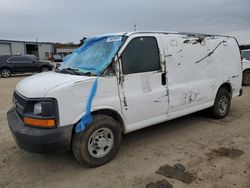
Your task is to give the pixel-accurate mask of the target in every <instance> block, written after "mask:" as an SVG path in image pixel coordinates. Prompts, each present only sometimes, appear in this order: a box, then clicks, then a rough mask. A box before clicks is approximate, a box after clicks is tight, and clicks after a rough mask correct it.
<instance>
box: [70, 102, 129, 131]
mask: <svg viewBox="0 0 250 188" xmlns="http://www.w3.org/2000/svg"><path fill="white" fill-rule="evenodd" d="M84 113H85V112H84ZM84 113H83V114H84ZM91 114H92V115H97V114H104V115H108V116H110V117H112V118H114V119H115V120H116V121H117V122H118V123H119V126H120V127H121V130H122V132H123V133H125V132H126V126H125V118H124V117H123V115H122V113H121V112H120V111H119V110H117V109H114V108H110V107H106V106H105V107H95V108H93V109H92V111H91ZM82 116H83V115H81V116H79V117H78V118H77V119H78V121H77V123H75V124H74V128H73V131H74V130H75V127H76V125H77V124H78V122H79V121H80V120H81V117H82Z"/></svg>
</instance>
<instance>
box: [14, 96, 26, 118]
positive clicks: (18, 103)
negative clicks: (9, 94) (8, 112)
mask: <svg viewBox="0 0 250 188" xmlns="http://www.w3.org/2000/svg"><path fill="white" fill-rule="evenodd" d="M13 99H14V101H13V102H14V106H15V110H16V112H17V115H18V116H19V117H20V118H21V119H22V117H23V112H24V107H25V103H26V100H25V98H24V97H23V96H21V95H19V94H17V93H16V92H14V94H13Z"/></svg>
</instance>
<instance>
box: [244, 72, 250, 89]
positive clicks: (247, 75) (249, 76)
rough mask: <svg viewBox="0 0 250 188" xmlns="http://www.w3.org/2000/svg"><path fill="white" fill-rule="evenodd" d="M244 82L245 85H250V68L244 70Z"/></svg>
mask: <svg viewBox="0 0 250 188" xmlns="http://www.w3.org/2000/svg"><path fill="white" fill-rule="evenodd" d="M242 84H243V85H244V86H249V85H250V70H245V71H244V72H243V79H242Z"/></svg>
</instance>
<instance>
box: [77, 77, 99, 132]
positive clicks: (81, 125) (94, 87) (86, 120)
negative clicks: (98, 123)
mask: <svg viewBox="0 0 250 188" xmlns="http://www.w3.org/2000/svg"><path fill="white" fill-rule="evenodd" d="M97 86H98V77H97V78H96V79H95V81H94V83H93V85H92V88H91V91H90V94H89V98H88V102H87V105H86V113H85V114H84V116H83V117H82V119H81V121H80V122H79V123H78V124H77V125H76V132H77V133H79V132H81V131H82V130H84V129H85V127H86V125H88V124H90V123H91V121H92V119H93V118H92V115H91V106H92V102H93V99H94V97H95V95H96V90H97Z"/></svg>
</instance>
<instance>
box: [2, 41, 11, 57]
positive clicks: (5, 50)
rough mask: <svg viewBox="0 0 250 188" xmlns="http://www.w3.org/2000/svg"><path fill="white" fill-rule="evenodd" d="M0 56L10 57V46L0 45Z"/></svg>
mask: <svg viewBox="0 0 250 188" xmlns="http://www.w3.org/2000/svg"><path fill="white" fill-rule="evenodd" d="M0 55H11V50H10V44H6V43H0Z"/></svg>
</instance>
